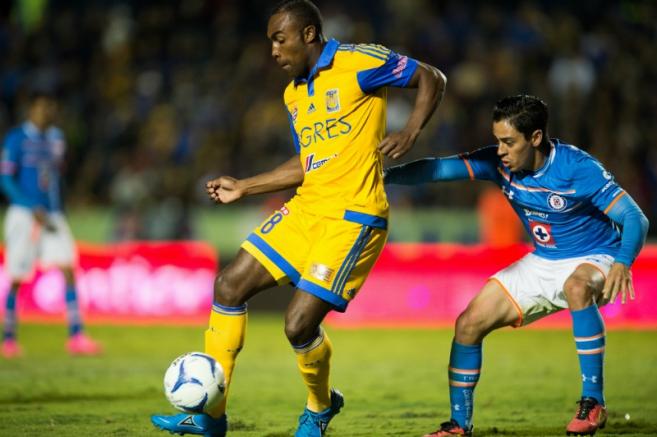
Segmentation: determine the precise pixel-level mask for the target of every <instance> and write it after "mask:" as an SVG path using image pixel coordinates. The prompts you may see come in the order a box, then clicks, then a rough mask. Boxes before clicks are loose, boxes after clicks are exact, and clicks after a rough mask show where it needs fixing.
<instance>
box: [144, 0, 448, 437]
mask: <svg viewBox="0 0 657 437" xmlns="http://www.w3.org/2000/svg"><path fill="white" fill-rule="evenodd" d="M267 36H268V37H269V39H270V40H271V43H272V50H271V54H272V56H273V58H274V60H275V61H276V63H277V64H278V65H279V66H280V67H281V68H283V70H285V71H286V72H287V73H288V74H289V76H290V77H291V78H292V79H293V80H292V82H291V83H290V84H289V85H288V86H287V88H286V90H285V94H284V101H285V105H286V107H287V111H288V115H289V120H290V126H291V129H292V136H293V139H294V145H295V148H296V152H297V153H298V155H296V156H294V157H293V158H291V159H289V160H288V161H287V162H286V163H284V164H282V165H281V166H279V167H277V168H276V169H274V170H273V171H271V172H268V173H263V174H259V175H257V176H254V177H251V178H247V179H241V180H238V179H235V178H232V177H228V176H224V177H220V178H217V179H214V180H212V181H210V182H208V184H207V187H208V193H209V194H210V196H211V197H212V198H213V199H214V200H215V201H216V202H218V203H230V202H234V201H236V200H238V199H240V198H242V197H244V196H249V195H253V194H259V193H268V192H272V191H279V190H282V189H286V188H291V187H299V188H298V190H297V194H296V196H295V197H294V198H293V199H292V200H291V201H289V202H288V203H286V204H285V206H283V207H282V208H281V209H280V210H278V211H276V212H274V213H273V214H272V215H271V216H270V217H269V218H268V219H267V220H266V221H265V222H264V223H263V224H262V225H261V226H259V227H258V228H256V229H255V231H254V232H253V233H252V234H251V235H250V236H249V237H248V238H247V240H246V241H245V242H244V244H243V245H242V249H241V250H240V251H239V253H238V254H237V257H236V259H235V260H234V261H233V262H232V263H231V264H230V265H228V266H227V267H226V268H225V269H224V271H223V272H222V273H221V275H220V276H219V277H218V278H217V280H216V283H215V297H214V299H215V300H214V305H213V308H212V314H211V317H210V327H209V329H208V330H207V331H206V337H205V341H206V346H205V350H206V352H207V353H208V354H210V355H212V356H213V357H214V358H216V359H217V360H218V361H219V362H220V363H221V364H222V366H223V367H224V371H225V373H226V380H227V384H229V383H230V379H231V375H232V372H233V368H234V365H235V359H236V358H237V354H238V353H239V351H240V350H241V348H242V346H243V344H244V334H245V328H246V313H247V309H246V302H247V301H248V300H249V299H250V298H251V297H253V296H254V295H255V294H257V293H259V292H260V291H262V290H264V289H267V288H270V287H273V286H275V285H277V284H283V283H288V282H291V283H293V284H294V285H295V286H296V288H297V290H296V292H295V294H294V296H293V297H292V300H291V302H290V304H289V306H288V309H287V312H286V315H285V334H286V335H287V338H288V340H289V341H290V343H291V345H292V347H293V349H294V351H295V352H296V356H297V364H298V368H299V370H300V372H301V375H302V379H303V381H304V383H305V384H306V387H307V388H308V399H307V403H306V408H305V410H304V412H303V414H302V415H301V417H300V418H299V426H298V429H297V431H296V434H295V435H296V436H297V437H306V436H308V437H315V436H316V437H320V436H322V435H324V432H325V430H326V427H327V426H328V423H329V421H330V420H331V419H332V417H333V416H334V415H335V414H337V413H338V412H339V411H340V408H341V407H342V406H343V404H344V400H343V397H342V394H341V393H340V392H338V391H337V390H334V389H331V388H330V385H329V368H330V358H331V354H332V346H331V342H330V340H329V338H328V335H327V334H326V332H325V331H324V330H323V329H322V328H321V327H320V323H321V322H322V320H323V319H324V317H325V316H326V314H327V313H328V312H329V311H331V310H337V311H345V310H346V308H347V305H348V304H349V302H350V301H351V300H352V299H353V298H354V296H355V295H356V293H357V292H358V290H359V289H360V287H361V286H362V285H363V283H364V281H365V279H366V277H367V275H368V273H369V271H370V270H371V268H372V266H373V265H374V263H375V261H376V259H377V258H378V256H379V253H380V252H381V250H382V249H383V246H384V243H385V241H386V238H387V217H388V202H387V199H386V195H385V191H384V188H383V168H382V158H383V155H386V156H390V157H392V158H398V157H400V156H402V155H403V154H405V153H406V152H407V151H408V150H409V149H410V148H411V147H412V146H413V144H414V142H415V139H416V138H417V136H418V135H419V133H420V132H421V130H422V128H423V127H424V125H425V123H426V122H427V120H428V119H429V117H430V116H431V114H432V113H433V112H434V110H435V108H436V107H437V106H438V104H439V102H440V100H441V99H442V95H443V92H444V87H445V77H444V76H443V74H442V73H441V72H440V71H438V70H437V69H436V68H434V67H431V66H429V65H425V64H422V63H420V62H417V61H415V60H413V59H411V58H408V57H406V56H400V55H398V54H397V53H395V52H392V51H391V50H389V49H387V48H385V47H383V46H380V45H373V44H357V45H354V44H340V43H339V42H338V41H336V40H334V39H331V40H329V41H326V40H325V38H324V36H323V33H322V19H321V15H320V12H319V10H318V9H317V7H316V6H315V5H314V4H312V3H311V2H309V1H303V0H290V1H284V2H281V3H280V4H279V5H277V6H276V7H275V8H274V10H273V12H272V14H271V16H270V19H269V24H268V29H267ZM387 86H395V87H408V88H417V89H418V92H417V97H416V100H415V105H414V108H413V110H412V112H411V114H410V116H409V118H408V120H407V123H406V126H405V127H404V128H403V129H402V130H401V131H399V132H395V133H391V134H389V135H387V136H386V137H385V138H384V133H385V127H386V126H385V120H386V89H385V87H387ZM152 420H153V423H154V424H155V425H156V426H158V427H160V428H162V429H165V430H168V431H171V432H178V433H191V434H204V435H224V434H225V433H226V430H227V423H226V415H225V402H224V403H222V405H220V407H219V408H217V409H216V411H212V412H211V415H206V414H197V415H187V414H179V415H175V416H153V418H152Z"/></svg>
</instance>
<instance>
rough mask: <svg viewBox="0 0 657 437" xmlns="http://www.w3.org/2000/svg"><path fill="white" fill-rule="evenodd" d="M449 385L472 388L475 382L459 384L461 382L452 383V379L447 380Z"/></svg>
mask: <svg viewBox="0 0 657 437" xmlns="http://www.w3.org/2000/svg"><path fill="white" fill-rule="evenodd" d="M449 385H451V386H452V387H474V386H475V385H477V383H476V382H461V381H454V380H452V379H450V380H449Z"/></svg>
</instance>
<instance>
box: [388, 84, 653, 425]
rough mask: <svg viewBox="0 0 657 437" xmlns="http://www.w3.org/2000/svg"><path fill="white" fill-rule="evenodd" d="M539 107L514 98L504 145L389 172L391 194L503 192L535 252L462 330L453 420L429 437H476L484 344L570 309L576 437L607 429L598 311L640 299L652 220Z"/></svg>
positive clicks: (461, 323) (461, 320)
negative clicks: (577, 382) (445, 186)
mask: <svg viewBox="0 0 657 437" xmlns="http://www.w3.org/2000/svg"><path fill="white" fill-rule="evenodd" d="M547 120H548V108H547V105H546V104H545V103H544V102H543V101H541V100H540V99H538V98H536V97H533V96H527V95H520V96H513V97H506V98H504V99H502V100H500V101H499V102H497V105H496V106H495V108H494V110H493V135H494V136H495V138H496V139H497V145H492V146H488V147H484V148H482V149H479V150H476V151H474V152H471V153H466V154H463V155H460V156H451V157H446V158H426V159H421V160H417V161H413V162H411V163H408V164H403V165H399V166H396V167H392V168H389V169H387V170H386V176H385V181H386V183H389V184H404V185H409V184H410V185H414V184H420V183H425V182H432V181H453V180H461V179H470V180H474V179H484V180H490V181H492V182H493V183H495V184H497V185H498V186H499V187H500V188H501V189H502V191H503V193H504V194H505V196H506V197H507V199H508V201H509V202H510V203H511V206H512V207H513V208H514V210H515V211H516V213H517V214H518V216H519V217H520V219H521V220H522V222H523V224H524V226H525V229H526V230H527V232H528V233H529V235H530V236H531V237H532V240H533V243H534V248H535V249H534V251H533V252H532V253H530V254H528V255H526V256H524V257H523V258H521V259H520V260H518V261H517V262H515V263H514V264H512V265H510V266H509V267H507V268H505V269H503V270H501V271H499V272H497V273H496V274H494V275H493V276H492V277H491V278H490V280H489V281H488V282H487V283H486V284H485V285H484V287H483V288H482V289H481V291H480V292H479V294H478V295H477V296H476V297H475V298H474V299H473V300H472V301H471V302H470V303H469V305H468V307H467V308H466V309H465V311H464V312H463V313H461V315H460V316H459V317H458V319H457V320H456V326H455V335H454V340H453V342H452V349H451V354H450V359H449V369H448V377H449V394H450V403H451V414H452V417H451V420H450V421H449V422H445V423H442V424H441V425H440V428H439V429H438V430H437V431H436V432H434V433H431V434H428V435H427V436H425V437H445V436H451V435H472V414H473V407H474V404H473V392H474V389H475V386H476V385H477V381H478V380H479V375H480V371H481V361H482V360H481V348H482V341H483V339H484V337H485V336H486V335H487V334H488V333H490V332H491V331H493V330H495V329H498V328H501V327H503V326H516V327H518V326H523V325H527V324H529V323H532V322H534V321H535V320H538V319H540V318H542V317H545V316H547V315H549V314H552V313H554V312H556V311H560V310H562V309H565V308H568V309H569V310H570V313H571V316H572V322H573V335H574V337H575V345H576V348H577V355H578V357H579V364H580V369H581V374H582V397H581V399H580V400H579V401H578V403H579V407H578V409H577V412H576V414H575V417H574V418H573V419H572V420H571V422H570V423H569V424H568V425H567V428H566V432H567V434H568V435H570V434H573V435H589V434H591V435H592V434H594V433H595V432H596V430H597V429H598V428H602V427H604V425H605V422H606V419H607V411H606V408H605V398H604V395H603V381H604V378H603V357H604V350H605V327H604V322H603V320H602V317H601V316H600V312H599V310H598V307H599V306H600V305H603V304H605V303H607V302H613V301H614V300H615V299H616V297H617V295H618V294H620V295H621V301H622V303H625V302H626V300H627V297H628V296H629V298H630V299H634V289H633V287H632V276H631V273H630V267H631V265H632V262H633V261H634V259H635V258H636V257H637V255H638V253H639V251H640V250H641V247H642V246H643V243H644V241H645V237H646V234H647V231H648V220H647V219H646V217H645V216H644V215H643V213H642V212H641V210H640V209H639V207H638V206H637V204H636V203H635V202H634V200H632V198H631V197H630V195H629V194H627V192H625V191H624V190H623V189H622V188H621V187H620V186H618V184H617V183H616V182H615V181H614V178H613V176H612V175H611V174H610V173H609V172H608V171H606V170H605V169H604V168H603V167H602V165H601V164H600V163H599V162H598V161H597V160H596V159H595V158H593V157H592V156H591V155H589V154H588V153H586V152H584V151H582V150H580V149H578V148H577V147H575V146H572V145H570V144H565V143H563V142H561V141H560V140H558V139H550V138H549V137H548V133H547Z"/></svg>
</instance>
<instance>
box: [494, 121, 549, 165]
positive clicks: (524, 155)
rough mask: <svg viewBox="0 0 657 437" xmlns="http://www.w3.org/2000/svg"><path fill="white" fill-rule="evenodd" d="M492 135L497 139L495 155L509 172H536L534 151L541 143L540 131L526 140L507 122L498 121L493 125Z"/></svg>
mask: <svg viewBox="0 0 657 437" xmlns="http://www.w3.org/2000/svg"><path fill="white" fill-rule="evenodd" d="M493 135H495V138H497V145H498V148H497V155H498V156H499V157H500V159H501V160H502V163H503V164H504V165H505V166H507V167H508V168H509V170H511V171H513V172H517V171H522V170H536V165H537V163H536V150H537V147H538V146H539V145H540V143H541V139H542V133H541V131H537V132H535V133H534V135H532V137H531V138H530V139H529V140H528V139H527V138H525V135H524V134H522V133H521V132H519V131H518V130H516V128H515V127H513V126H512V125H511V123H509V121H508V120H500V121H497V122H494V123H493Z"/></svg>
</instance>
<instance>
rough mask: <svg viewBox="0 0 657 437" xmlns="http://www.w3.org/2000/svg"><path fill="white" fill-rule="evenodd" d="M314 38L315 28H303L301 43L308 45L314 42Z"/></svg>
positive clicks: (315, 34) (315, 36)
mask: <svg viewBox="0 0 657 437" xmlns="http://www.w3.org/2000/svg"><path fill="white" fill-rule="evenodd" d="M315 38H317V29H315V26H313V25H310V26H306V27H304V28H303V42H305V43H306V44H310V43H311V42H313V41H315Z"/></svg>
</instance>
